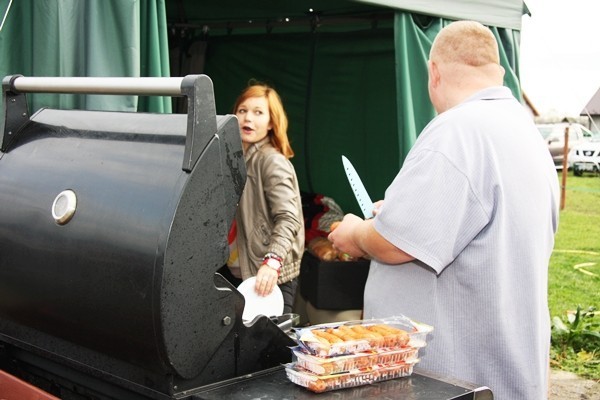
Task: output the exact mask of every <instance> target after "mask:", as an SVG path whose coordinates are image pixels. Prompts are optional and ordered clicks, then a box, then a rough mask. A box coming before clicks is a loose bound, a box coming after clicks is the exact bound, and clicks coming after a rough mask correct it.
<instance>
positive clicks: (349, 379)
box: [285, 360, 418, 393]
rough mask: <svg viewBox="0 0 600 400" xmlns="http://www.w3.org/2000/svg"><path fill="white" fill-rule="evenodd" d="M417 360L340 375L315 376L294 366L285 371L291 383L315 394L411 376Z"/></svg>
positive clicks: (287, 367) (288, 365) (288, 366)
mask: <svg viewBox="0 0 600 400" xmlns="http://www.w3.org/2000/svg"><path fill="white" fill-rule="evenodd" d="M417 361H418V360H413V361H412V362H407V363H400V364H396V365H381V366H380V365H374V366H372V367H368V368H363V369H359V370H353V371H350V372H347V373H342V374H333V375H315V374H311V373H310V372H308V371H304V370H302V369H301V368H299V367H297V366H296V365H295V364H287V365H286V368H285V371H286V374H287V377H288V379H289V380H290V381H292V382H293V383H295V384H297V385H300V386H303V387H305V388H307V389H308V390H310V391H312V392H316V393H321V392H326V391H329V390H336V389H345V388H349V387H355V386H361V385H368V384H371V383H375V382H381V381H386V380H389V379H395V378H401V377H405V376H409V375H411V374H412V371H413V366H414V364H415V363H416V362H417Z"/></svg>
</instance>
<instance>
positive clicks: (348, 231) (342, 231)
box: [327, 214, 367, 258]
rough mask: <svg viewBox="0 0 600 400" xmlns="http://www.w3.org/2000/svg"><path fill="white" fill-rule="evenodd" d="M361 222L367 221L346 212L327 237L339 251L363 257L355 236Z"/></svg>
mask: <svg viewBox="0 0 600 400" xmlns="http://www.w3.org/2000/svg"><path fill="white" fill-rule="evenodd" d="M363 223H367V221H365V220H363V219H362V218H360V217H357V216H356V215H354V214H346V215H345V216H344V219H343V220H342V222H340V223H339V224H338V225H337V226H336V228H335V229H334V230H333V231H332V232H331V233H330V234H329V236H328V237H327V238H328V239H329V240H330V241H331V242H332V243H333V245H334V247H335V248H336V249H338V250H339V251H341V252H343V253H346V254H349V255H351V256H352V257H356V258H360V257H364V256H365V252H364V251H363V250H362V249H361V248H360V246H359V245H358V243H357V241H356V236H355V234H356V233H357V232H358V230H359V229H360V228H361V224H363Z"/></svg>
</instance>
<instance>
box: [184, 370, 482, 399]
mask: <svg viewBox="0 0 600 400" xmlns="http://www.w3.org/2000/svg"><path fill="white" fill-rule="evenodd" d="M189 394H191V395H192V396H191V399H193V400H220V399H229V400H250V399H261V400H282V399H295V400H304V399H316V398H318V399H319V400H331V399H336V400H340V399H344V400H345V399H403V400H492V399H493V395H492V392H491V391H490V389H488V388H487V387H482V386H476V385H472V384H469V383H465V382H460V381H457V380H454V379H448V378H442V377H439V376H436V375H434V374H431V373H429V372H426V371H422V370H419V371H416V372H414V373H413V374H412V375H411V376H408V377H404V378H398V379H392V380H389V381H383V382H377V383H374V384H371V385H365V386H358V387H354V388H347V389H340V390H335V391H330V392H324V393H313V392H311V391H309V390H307V389H305V388H303V387H301V386H298V385H296V384H294V383H292V382H291V381H289V380H288V378H287V376H286V373H285V369H284V368H283V367H277V368H273V369H270V370H265V371H262V372H259V373H256V374H250V375H246V376H243V377H239V378H235V379H231V380H228V381H223V382H219V383H216V384H214V385H210V386H206V387H204V388H202V389H200V390H199V391H196V392H194V393H189Z"/></svg>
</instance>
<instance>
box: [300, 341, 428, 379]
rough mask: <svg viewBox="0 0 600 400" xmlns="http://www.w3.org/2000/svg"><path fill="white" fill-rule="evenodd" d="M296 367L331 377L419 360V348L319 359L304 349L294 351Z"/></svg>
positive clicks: (373, 351)
mask: <svg viewBox="0 0 600 400" xmlns="http://www.w3.org/2000/svg"><path fill="white" fill-rule="evenodd" d="M292 350H293V352H294V356H295V357H294V361H295V363H294V364H295V365H296V366H298V367H300V368H303V369H305V370H307V371H310V372H312V373H313V374H316V375H331V374H338V373H341V372H348V371H352V370H355V369H360V368H369V367H372V366H374V365H394V364H399V363H402V362H412V361H414V360H416V359H417V354H418V352H419V349H418V348H415V347H405V348H402V349H391V350H387V349H386V350H368V351H366V352H362V353H357V354H350V355H345V356H338V357H328V358H324V357H317V356H313V355H310V354H306V353H305V352H304V351H303V350H302V349H300V348H296V349H292Z"/></svg>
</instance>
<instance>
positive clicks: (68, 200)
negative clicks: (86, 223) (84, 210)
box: [52, 189, 77, 225]
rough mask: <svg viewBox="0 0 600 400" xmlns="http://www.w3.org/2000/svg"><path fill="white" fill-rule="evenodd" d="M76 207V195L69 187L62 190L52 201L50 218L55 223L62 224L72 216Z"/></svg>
mask: <svg viewBox="0 0 600 400" xmlns="http://www.w3.org/2000/svg"><path fill="white" fill-rule="evenodd" d="M76 209H77V196H76V195H75V192H74V191H72V190H70V189H68V190H63V191H62V192H60V193H59V194H58V196H56V198H55V199H54V203H52V218H54V221H56V223H57V224H59V225H64V224H66V223H67V222H69V221H70V220H71V218H73V215H74V214H75V210H76Z"/></svg>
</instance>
